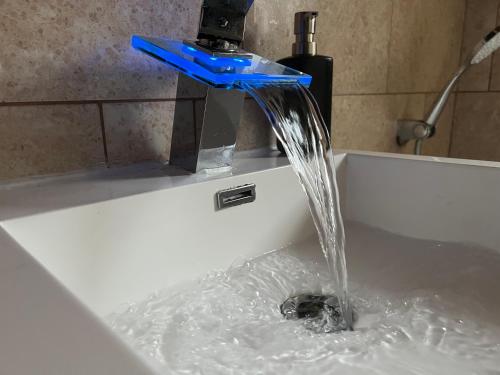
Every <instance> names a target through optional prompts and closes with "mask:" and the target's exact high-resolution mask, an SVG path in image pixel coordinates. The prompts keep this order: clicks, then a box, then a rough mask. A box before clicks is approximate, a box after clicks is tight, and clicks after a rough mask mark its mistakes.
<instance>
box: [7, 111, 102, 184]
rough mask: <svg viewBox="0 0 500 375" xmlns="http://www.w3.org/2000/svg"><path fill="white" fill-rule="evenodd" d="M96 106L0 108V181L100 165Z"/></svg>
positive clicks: (99, 139) (100, 136) (99, 134)
mask: <svg viewBox="0 0 500 375" xmlns="http://www.w3.org/2000/svg"><path fill="white" fill-rule="evenodd" d="M101 133H102V132H101V126H100V120H99V109H98V107H97V105H50V106H49V105H47V106H14V107H0V134H1V136H0V160H1V163H0V179H11V178H18V177H24V176H30V175H41V174H53V173H63V172H69V171H74V170H79V169H84V168H89V167H94V166H98V165H104V147H103V142H102V134H101Z"/></svg>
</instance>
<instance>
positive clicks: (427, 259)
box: [108, 223, 500, 375]
mask: <svg viewBox="0 0 500 375" xmlns="http://www.w3.org/2000/svg"><path fill="white" fill-rule="evenodd" d="M347 239H348V240H349V252H348V264H349V272H350V279H351V298H352V301H353V305H354V306H355V310H356V313H357V316H358V320H357V321H356V322H355V326H354V328H355V329H354V331H344V332H339V333H335V334H319V335H318V334H315V333H312V332H311V331H309V330H307V329H306V328H305V325H304V323H303V322H301V321H289V320H285V319H284V318H283V316H282V315H281V313H280V310H279V305H280V304H281V303H282V302H283V300H284V299H285V298H287V297H289V296H290V295H294V294H299V293H320V292H323V291H325V290H330V289H331V288H332V287H333V286H332V283H334V281H333V280H332V278H331V277H330V273H329V270H328V268H327V267H326V266H325V264H324V260H323V259H321V251H320V250H319V249H318V246H317V245H314V244H315V243H317V240H312V241H311V243H305V244H301V245H297V246H294V247H293V248H290V249H285V250H280V251H277V252H273V253H270V254H267V255H264V256H262V257H260V258H257V259H254V260H251V261H248V262H244V263H243V264H240V265H236V266H234V267H232V268H231V269H229V270H227V271H224V272H223V271H220V272H212V273H210V274H208V275H207V276H206V277H205V278H203V279H201V280H198V281H195V282H192V283H189V284H186V285H182V286H178V287H176V288H173V289H168V290H164V291H160V292H158V293H156V294H154V295H152V296H150V297H149V298H148V299H146V300H145V301H142V302H138V303H134V304H132V305H129V306H126V307H125V308H123V309H121V311H120V312H118V313H116V314H113V315H112V316H110V317H109V318H108V321H109V322H110V324H111V326H112V327H113V329H114V330H116V331H117V332H118V333H119V334H120V335H122V336H124V337H125V339H126V340H127V341H129V342H130V343H131V345H132V346H133V347H135V348H136V349H137V350H138V351H139V352H141V353H142V354H143V355H144V356H145V357H146V358H148V359H149V360H150V361H151V363H153V364H154V365H155V366H157V367H158V369H159V372H160V373H164V374H207V375H212V374H214V375H215V374H321V373H326V374H395V375H396V374H397V375H402V374H422V375H423V374H425V375H429V374H440V375H441V374H456V375H460V374H464V375H465V374H467V375H470V374H485V375H493V374H500V313H499V312H500V293H499V292H498V290H499V289H498V288H499V285H500V253H498V252H494V251H490V250H487V249H478V248H475V247H473V246H465V245H457V244H447V243H435V242H427V241H420V240H412V239H408V238H403V237H398V236H395V235H391V234H388V233H385V232H382V231H379V230H375V229H371V228H368V227H365V226H362V225H360V224H354V223H349V224H348V225H347ZM306 250H307V251H306ZM304 254H309V255H308V256H307V257H305V256H304ZM312 255H317V257H314V256H312Z"/></svg>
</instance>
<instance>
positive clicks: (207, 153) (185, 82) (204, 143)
mask: <svg viewBox="0 0 500 375" xmlns="http://www.w3.org/2000/svg"><path fill="white" fill-rule="evenodd" d="M252 3H253V0H230V1H229V0H205V1H204V2H203V5H202V9H201V16H200V24H199V31H198V38H197V40H196V41H194V42H188V43H187V44H190V45H192V46H193V47H194V48H197V49H200V50H203V51H205V52H208V53H209V54H212V55H213V56H225V57H227V56H232V57H244V55H245V52H244V51H242V50H240V45H241V42H242V41H243V37H244V32H245V17H246V14H247V12H248V11H249V10H250V7H251V6H252ZM186 94H187V95H188V96H189V97H191V98H197V100H195V105H194V111H193V109H192V107H191V106H190V105H189V104H192V103H189V104H188V103H186V102H182V101H177V103H176V107H175V115H174V124H173V132H172V146H171V151H170V164H171V165H175V166H179V167H181V168H183V169H186V170H188V171H190V172H199V171H202V170H217V169H221V170H223V169H225V168H230V167H231V165H232V160H233V154H234V150H235V147H236V134H237V130H238V126H239V123H240V119H241V115H242V112H243V104H244V100H245V94H244V93H243V92H241V91H238V90H227V89H225V88H215V87H211V86H208V85H205V84H202V83H199V82H197V81H195V80H193V79H192V78H190V77H187V76H185V75H184V74H180V75H179V79H178V84H177V97H178V98H181V97H183V96H186Z"/></svg>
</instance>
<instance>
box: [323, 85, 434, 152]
mask: <svg viewBox="0 0 500 375" xmlns="http://www.w3.org/2000/svg"><path fill="white" fill-rule="evenodd" d="M424 105H425V95H420V94H415V95H361V96H337V97H334V99H333V145H334V147H335V148H338V149H349V150H365V151H381V152H403V153H410V152H412V151H413V145H410V144H408V145H406V146H404V147H400V146H398V145H397V143H396V133H397V127H396V121H397V120H398V119H404V118H408V119H414V118H416V119H419V118H422V116H423V113H424Z"/></svg>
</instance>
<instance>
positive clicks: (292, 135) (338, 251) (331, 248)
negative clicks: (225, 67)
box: [243, 84, 352, 332]
mask: <svg viewBox="0 0 500 375" xmlns="http://www.w3.org/2000/svg"><path fill="white" fill-rule="evenodd" d="M243 87H244V89H245V91H247V92H248V93H249V94H250V95H251V96H252V97H253V98H254V99H255V100H256V101H257V103H258V104H259V105H260V107H261V108H262V109H263V110H264V112H265V113H266V115H267V117H268V119H269V121H270V122H271V124H272V126H273V130H274V132H275V133H276V136H277V137H278V139H279V140H280V141H281V143H282V144H283V147H284V149H285V152H286V154H287V156H288V159H289V160H290V163H291V164H292V167H293V169H294V170H295V173H296V174H297V175H298V176H299V178H300V182H301V184H302V186H303V188H304V190H305V192H306V194H307V197H308V199H309V207H310V209H311V213H312V216H313V220H314V225H315V226H316V229H317V231H318V235H319V241H320V244H321V248H322V249H323V253H324V255H325V258H326V262H327V264H328V268H329V270H330V273H331V276H332V280H333V282H334V284H333V285H334V289H335V290H333V291H331V293H332V294H335V295H336V296H337V297H338V298H339V302H340V306H341V313H342V318H343V319H342V320H343V322H341V323H340V325H339V326H338V327H323V331H330V332H331V331H339V330H343V329H350V328H351V327H352V312H351V307H350V303H349V295H348V287H347V268H346V260H345V249H344V244H345V234H344V225H343V222H342V215H341V212H340V204H339V192H338V187H337V180H336V176H335V165H334V155H333V149H332V143H331V140H330V135H329V134H327V133H325V130H324V129H325V126H324V123H323V118H322V117H321V115H320V112H319V110H318V108H317V105H316V101H315V100H314V98H313V97H312V94H311V92H310V91H309V90H308V89H307V88H305V87H303V86H301V85H300V84H283V85H264V86H252V85H249V84H246V85H245V86H243ZM328 322H329V323H331V322H332V321H328ZM327 324H328V323H327Z"/></svg>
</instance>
